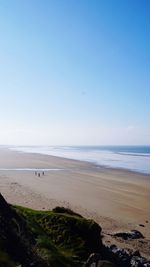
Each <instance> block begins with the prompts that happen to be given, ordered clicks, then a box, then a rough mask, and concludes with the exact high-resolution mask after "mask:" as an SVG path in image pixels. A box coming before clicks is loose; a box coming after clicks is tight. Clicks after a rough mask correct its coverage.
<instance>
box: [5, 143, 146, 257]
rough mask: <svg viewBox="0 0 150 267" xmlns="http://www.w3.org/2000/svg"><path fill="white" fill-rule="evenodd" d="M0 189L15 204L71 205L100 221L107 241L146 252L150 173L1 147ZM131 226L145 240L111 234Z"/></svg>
mask: <svg viewBox="0 0 150 267" xmlns="http://www.w3.org/2000/svg"><path fill="white" fill-rule="evenodd" d="M35 171H37V172H38V173H40V176H38V175H35ZM42 171H44V175H43V174H42ZM0 192H1V193H2V194H3V196H4V197H5V198H6V200H7V201H8V202H9V203H11V204H15V205H22V206H26V207H30V208H34V209H44V210H47V209H52V208H54V207H56V206H58V205H59V206H65V207H69V208H71V209H73V210H75V211H77V212H79V213H81V214H82V215H83V216H85V217H87V218H91V219H94V220H95V221H96V222H98V223H99V224H100V225H101V226H102V228H103V233H104V238H105V242H106V243H107V242H108V243H109V242H113V243H115V244H119V245H120V246H122V247H124V246H125V247H129V248H134V249H140V251H141V252H142V253H143V255H146V256H149V251H150V208H149V203H150V175H149V174H142V173H138V172H132V171H128V170H124V169H111V168H105V167H101V166H98V165H96V164H94V163H89V162H84V161H79V160H72V159H65V158H60V157H55V156H50V155H41V154H34V153H23V152H16V151H11V150H9V149H7V148H1V149H0ZM140 224H141V225H144V227H141V226H140ZM132 229H137V230H139V231H141V232H142V234H143V235H144V236H145V239H144V241H143V243H140V242H138V241H137V240H135V241H133V240H132V241H131V242H129V241H128V242H125V241H124V242H122V241H120V240H116V239H114V238H113V237H112V236H111V234H113V233H114V232H116V231H127V230H132ZM139 241H140V240H139Z"/></svg>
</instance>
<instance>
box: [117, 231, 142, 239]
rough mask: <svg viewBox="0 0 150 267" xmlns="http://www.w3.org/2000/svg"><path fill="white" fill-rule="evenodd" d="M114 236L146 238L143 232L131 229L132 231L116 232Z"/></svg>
mask: <svg viewBox="0 0 150 267" xmlns="http://www.w3.org/2000/svg"><path fill="white" fill-rule="evenodd" d="M113 236H115V237H120V238H122V239H124V240H129V239H139V238H144V236H143V235H142V233H141V232H140V231H138V230H131V232H120V233H115V234H114V235H113Z"/></svg>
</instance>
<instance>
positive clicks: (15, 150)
mask: <svg viewBox="0 0 150 267" xmlns="http://www.w3.org/2000/svg"><path fill="white" fill-rule="evenodd" d="M35 147H36V146H35ZM6 149H8V150H10V151H14V152H18V153H25V154H26V153H27V154H34V155H45V156H50V157H56V158H63V159H66V160H75V161H80V162H87V163H89V164H93V165H94V166H97V167H100V168H106V169H114V170H115V169H116V170H123V171H126V170H127V171H130V172H135V173H140V174H146V175H150V170H148V171H147V170H136V168H135V169H134V168H128V167H116V166H114V167H113V166H111V165H109V164H108V165H104V164H100V163H98V162H96V160H94V161H92V160H86V159H78V158H71V157H65V156H60V155H59V156H57V155H52V154H48V153H42V152H31V151H30V152H29V151H24V150H18V149H14V148H11V147H7V148H6ZM106 152H107V151H106ZM114 153H115V154H118V155H124V156H126V155H127V156H131V155H132V156H136V157H140V156H144V157H146V158H150V154H146V153H145V154H139V155H137V154H136V153H126V152H114Z"/></svg>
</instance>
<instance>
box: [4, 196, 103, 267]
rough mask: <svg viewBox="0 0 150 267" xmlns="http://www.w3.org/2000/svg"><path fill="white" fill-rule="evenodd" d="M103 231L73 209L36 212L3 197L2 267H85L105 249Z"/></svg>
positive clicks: (58, 208)
mask: <svg viewBox="0 0 150 267" xmlns="http://www.w3.org/2000/svg"><path fill="white" fill-rule="evenodd" d="M100 234H101V228H100V226H99V225H98V224H96V223H95V222H94V221H92V220H86V219H85V218H83V217H82V216H81V215H79V214H76V213H74V212H73V211H71V210H69V209H64V208H60V207H57V208H55V209H54V210H53V211H35V210H32V209H27V208H24V207H19V206H11V205H9V204H7V202H6V201H5V199H4V198H3V197H2V195H0V266H2V267H5V266H7V267H14V266H17V264H21V265H22V266H23V267H28V266H31V264H32V266H36V267H41V266H42V267H48V266H51V267H53V266H55V267H59V266H61V267H63V266H64V267H67V266H68V267H69V266H72V267H73V266H74V267H75V266H76V267H78V266H82V264H83V262H84V261H85V260H86V259H87V257H88V256H89V255H90V254H91V253H93V252H98V251H99V250H100V248H101V246H102V243H101V238H100Z"/></svg>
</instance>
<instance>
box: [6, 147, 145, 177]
mask: <svg viewBox="0 0 150 267" xmlns="http://www.w3.org/2000/svg"><path fill="white" fill-rule="evenodd" d="M11 149H14V150H17V151H22V152H27V153H39V154H45V155H52V156H57V157H64V158H69V159H76V160H82V161H88V162H92V163H95V164H97V165H99V166H105V167H111V168H124V169H129V170H132V171H137V172H142V173H148V174H150V146H17V147H12V148H11Z"/></svg>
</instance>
